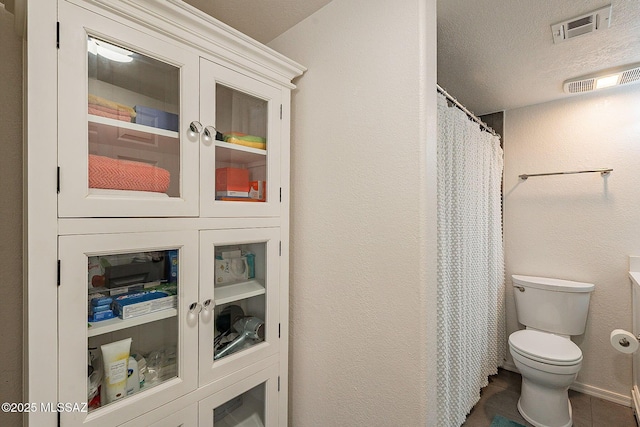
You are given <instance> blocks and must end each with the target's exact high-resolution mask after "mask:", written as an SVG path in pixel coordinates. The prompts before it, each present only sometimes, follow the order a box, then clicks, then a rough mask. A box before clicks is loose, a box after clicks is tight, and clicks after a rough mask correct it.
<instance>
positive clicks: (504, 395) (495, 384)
mask: <svg viewBox="0 0 640 427" xmlns="http://www.w3.org/2000/svg"><path fill="white" fill-rule="evenodd" d="M520 382H521V378H520V374H517V373H515V372H511V371H507V370H504V369H500V370H499V372H498V375H494V376H492V377H490V378H489V385H488V386H487V387H485V388H483V389H482V391H481V393H480V401H479V402H478V403H477V404H476V406H474V407H473V409H472V410H471V413H470V414H469V415H468V416H467V420H466V421H465V423H464V424H463V425H462V427H489V426H490V425H491V420H492V419H493V417H494V416H495V415H502V416H503V417H505V418H508V419H510V420H513V421H516V422H518V423H520V424H522V425H524V426H527V427H532V425H531V424H529V423H528V422H527V421H525V420H524V418H522V416H521V415H520V414H519V413H518V407H517V405H518V398H519V396H520ZM569 399H570V400H571V406H572V408H573V426H574V427H638V426H637V424H636V420H635V417H634V415H633V409H631V408H629V407H627V406H622V405H618V404H615V403H612V402H609V401H607V400H602V399H599V398H597V397H593V396H589V395H588V394H583V393H578V392H576V391H573V390H569Z"/></svg>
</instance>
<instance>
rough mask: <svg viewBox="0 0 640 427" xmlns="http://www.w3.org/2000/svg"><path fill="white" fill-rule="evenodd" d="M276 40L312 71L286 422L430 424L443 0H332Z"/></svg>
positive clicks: (302, 83) (304, 102)
mask: <svg viewBox="0 0 640 427" xmlns="http://www.w3.org/2000/svg"><path fill="white" fill-rule="evenodd" d="M270 46H271V47H272V48H274V49H276V50H277V51H280V52H282V53H283V54H285V55H287V56H289V57H290V58H292V59H294V60H295V61H297V62H299V63H301V64H303V65H305V66H306V67H308V71H307V72H306V73H305V75H303V76H302V77H301V78H299V79H298V80H297V81H296V84H297V85H298V89H297V90H296V91H295V93H294V95H293V109H292V178H291V184H292V195H291V201H292V210H291V223H292V230H291V297H290V299H291V310H290V311H291V313H290V314H291V321H290V327H291V331H290V338H291V341H290V343H291V345H290V347H291V349H290V351H291V352H290V379H289V387H290V410H289V413H290V417H289V418H290V425H294V426H296V427H305V426H321V425H322V426H340V425H345V426H346V425H353V426H356V425H360V426H365V425H366V426H389V425H399V426H400V425H405V426H421V425H435V416H436V414H435V406H434V404H435V400H436V399H435V362H436V357H435V351H436V348H435V338H434V337H435V313H436V307H435V268H434V267H435V250H434V247H435V246H434V243H435V237H434V236H435V206H434V205H433V202H435V190H434V189H435V167H434V165H435V129H436V128H435V1H434V0H399V1H394V2H389V1H386V0H334V1H333V2H331V3H330V4H328V5H327V6H326V7H324V8H323V9H321V10H320V11H318V12H317V13H315V14H314V15H312V16H311V17H309V18H308V19H306V20H305V21H303V22H301V23H300V24H298V25H297V26H295V27H294V28H293V29H291V30H289V31H288V32H286V33H284V34H283V35H281V36H280V37H278V38H277V39H275V40H274V41H273V42H271V43H270ZM430 267H431V268H430Z"/></svg>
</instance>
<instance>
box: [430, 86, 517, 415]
mask: <svg viewBox="0 0 640 427" xmlns="http://www.w3.org/2000/svg"><path fill="white" fill-rule="evenodd" d="M502 167H503V159H502V149H501V148H500V140H499V137H497V136H493V135H492V134H490V133H488V132H486V131H482V130H481V129H480V127H479V126H478V124H477V123H475V122H473V121H471V120H470V119H469V118H468V117H467V115H466V114H465V113H464V112H463V111H461V110H460V109H458V108H455V107H449V106H448V103H447V100H446V98H445V97H444V96H442V95H441V94H438V313H437V317H438V338H439V340H438V364H437V366H438V424H439V426H441V427H444V426H452V427H453V426H455V427H459V426H460V425H461V424H462V423H463V422H464V421H465V417H466V415H467V414H468V413H469V411H470V410H471V408H472V407H473V405H475V404H476V402H477V401H478V400H479V399H480V389H481V388H482V387H484V386H486V385H487V384H488V380H487V377H488V376H489V375H492V374H495V373H497V368H498V366H501V365H502V363H503V362H504V358H505V352H506V332H505V308H504V255H503V245H502V208H501V183H502Z"/></svg>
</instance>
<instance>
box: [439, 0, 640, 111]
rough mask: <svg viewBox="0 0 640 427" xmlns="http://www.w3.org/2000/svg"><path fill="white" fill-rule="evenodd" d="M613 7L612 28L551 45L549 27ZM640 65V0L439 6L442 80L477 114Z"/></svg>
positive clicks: (478, 0)
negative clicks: (577, 80)
mask: <svg viewBox="0 0 640 427" xmlns="http://www.w3.org/2000/svg"><path fill="white" fill-rule="evenodd" d="M608 4H612V5H613V10H612V13H611V26H610V28H608V29H606V30H603V31H598V32H595V33H591V34H587V35H584V36H580V37H576V38H573V39H569V40H567V41H565V42H563V43H560V44H554V43H553V37H552V34H551V28H550V27H551V24H555V23H557V22H561V21H564V20H566V19H570V18H573V17H575V16H579V15H581V14H585V13H588V12H591V11H592V10H595V9H598V8H600V7H603V6H606V5H608ZM636 62H640V0H611V1H607V0H562V1H558V0H535V1H530V0H528V1H527V0H517V1H514V0H474V1H467V0H440V1H438V83H439V84H440V86H442V87H444V88H445V89H446V90H447V91H448V92H449V93H451V94H452V95H453V96H455V97H456V98H458V100H459V101H460V102H462V103H463V104H465V105H466V106H467V107H468V108H469V109H470V110H472V111H474V112H475V113H477V114H485V113H490V112H494V111H500V110H508V109H512V108H516V107H521V106H525V105H532V104H538V103H541V102H546V101H551V100H554V99H559V98H563V97H566V96H569V95H567V94H565V93H564V92H563V90H562V83H563V82H564V81H565V80H567V79H571V78H575V77H580V76H583V75H585V74H591V73H594V72H598V71H600V70H604V69H608V68H612V67H616V66H619V65H625V64H631V63H636ZM571 96H580V95H571Z"/></svg>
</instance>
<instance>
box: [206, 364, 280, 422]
mask: <svg viewBox="0 0 640 427" xmlns="http://www.w3.org/2000/svg"><path fill="white" fill-rule="evenodd" d="M277 368H278V366H277V365H273V366H271V367H269V368H267V369H264V370H263V371H260V372H258V373H257V374H255V375H252V376H250V377H248V378H246V379H244V380H241V381H238V382H237V383H235V384H234V385H232V386H231V387H228V388H226V389H224V390H223V391H221V392H218V393H216V394H214V395H212V396H211V397H209V398H207V399H204V400H202V401H201V402H200V403H199V407H200V408H199V413H200V416H199V418H200V426H201V427H204V426H212V427H276V426H277V425H278V411H277V409H278V401H277V397H278V369H277Z"/></svg>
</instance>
